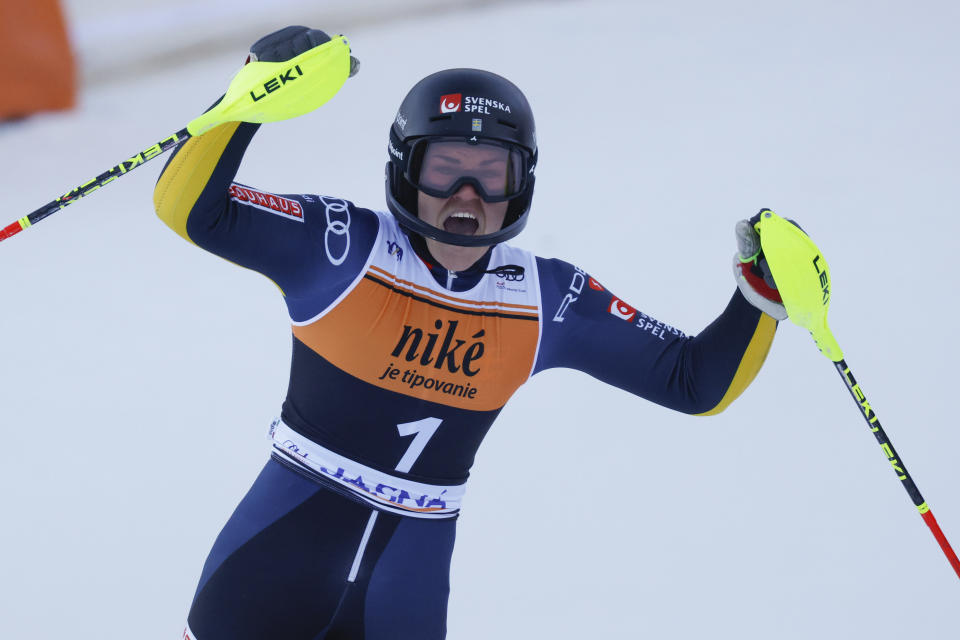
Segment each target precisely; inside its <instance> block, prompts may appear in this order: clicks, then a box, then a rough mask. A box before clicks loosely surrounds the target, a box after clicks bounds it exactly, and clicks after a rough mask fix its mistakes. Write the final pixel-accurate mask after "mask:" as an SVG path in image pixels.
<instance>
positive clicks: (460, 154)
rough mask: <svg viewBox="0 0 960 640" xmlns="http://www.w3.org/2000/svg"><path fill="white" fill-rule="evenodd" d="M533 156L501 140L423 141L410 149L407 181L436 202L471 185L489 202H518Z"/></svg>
mask: <svg viewBox="0 0 960 640" xmlns="http://www.w3.org/2000/svg"><path fill="white" fill-rule="evenodd" d="M531 168H532V163H531V157H530V152H528V151H527V150H526V149H523V148H522V147H518V146H516V145H513V144H510V143H507V142H501V141H499V140H477V141H471V140H465V139H464V138H421V139H419V140H416V141H414V143H413V144H412V145H411V146H410V156H409V161H408V162H407V165H406V171H405V172H404V177H406V179H407V180H408V181H409V182H410V183H411V184H412V185H413V186H415V187H416V188H417V189H418V190H420V191H423V192H424V193H426V194H427V195H430V196H433V197H435V198H449V197H450V196H452V195H453V194H455V193H456V192H457V191H459V190H460V188H461V187H463V185H465V184H470V185H472V186H473V188H474V189H476V190H477V193H478V194H479V195H480V197H481V198H483V200H485V201H486V202H502V201H504V200H509V199H511V198H515V197H517V196H518V195H520V194H521V193H523V192H524V190H525V189H526V187H527V176H528V174H529V172H530V170H531Z"/></svg>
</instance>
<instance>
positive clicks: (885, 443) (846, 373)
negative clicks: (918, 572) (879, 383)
mask: <svg viewBox="0 0 960 640" xmlns="http://www.w3.org/2000/svg"><path fill="white" fill-rule="evenodd" d="M833 366H834V367H836V369H837V372H838V373H839V374H840V376H841V377H842V378H843V381H844V382H846V384H847V390H848V391H849V392H850V395H851V396H852V397H853V401H854V402H856V403H857V405H858V406H859V407H860V409H861V411H862V412H863V418H864V420H866V421H867V427H869V428H870V431H872V432H873V435H874V436H876V438H877V442H878V443H880V448H881V449H883V453H884V454H885V455H886V456H887V461H888V462H889V463H890V466H892V467H893V471H894V472H895V473H896V474H897V477H898V478H900V482H902V483H903V488H904V489H906V490H907V493H908V494H909V495H910V499H911V500H913V504H914V506H916V507H917V511H919V512H920V516H921V517H922V518H923V521H924V522H926V523H927V526H928V527H930V531H931V533H933V537H934V538H936V540H937V542H938V543H939V544H940V548H941V549H943V553H944V554H945V555H946V556H947V560H949V561H950V564H951V566H953V570H954V571H956V572H957V576H958V577H960V560H958V559H957V554H956V553H955V552H954V550H953V547H951V546H950V542H949V541H948V540H947V537H946V536H945V535H944V533H943V530H941V529H940V525H939V524H938V523H937V519H936V518H935V517H933V512H932V511H930V506H929V505H928V504H927V502H926V500H924V499H923V496H922V495H920V490H919V489H917V485H916V484H915V483H914V482H913V478H911V477H910V474H909V473H908V472H907V466H906V465H905V464H903V461H902V460H901V459H900V455H899V454H898V453H897V450H896V449H894V448H893V443H891V442H890V438H889V437H887V434H886V432H885V431H884V430H883V427H882V426H880V419H879V418H878V417H877V414H876V413H875V412H874V411H873V407H871V406H870V403H869V402H868V401H867V397H866V396H865V395H864V393H863V389H861V388H860V385H859V384H857V380H856V378H854V377H853V372H852V371H850V367H849V366H848V365H847V363H846V361H845V360H844V359H843V358H840V360H839V361H837V362H834V363H833Z"/></svg>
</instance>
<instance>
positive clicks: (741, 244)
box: [733, 209, 787, 320]
mask: <svg viewBox="0 0 960 640" xmlns="http://www.w3.org/2000/svg"><path fill="white" fill-rule="evenodd" d="M764 211H769V209H761V210H760V213H758V214H757V215H755V216H753V217H752V218H750V219H749V220H741V221H740V222H738V223H737V227H736V236H737V253H736V254H734V256H733V277H734V278H736V280H737V286H738V287H739V288H740V292H741V293H742V294H743V297H744V298H746V299H747V302H749V303H750V304H752V305H753V306H755V307H756V308H757V309H760V310H761V311H763V312H764V313H766V314H767V315H769V316H771V317H772V318H773V319H775V320H786V319H787V309H786V307H784V306H783V299H782V298H781V297H780V292H779V291H777V283H776V282H774V281H773V274H772V273H771V271H770V266H769V265H768V264H767V258H766V257H765V256H764V255H763V247H762V246H761V245H760V234H758V233H757V230H756V228H755V227H754V225H756V224H757V223H758V222H759V221H760V214H762V213H763V212H764Z"/></svg>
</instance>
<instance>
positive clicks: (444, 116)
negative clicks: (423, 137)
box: [430, 114, 453, 122]
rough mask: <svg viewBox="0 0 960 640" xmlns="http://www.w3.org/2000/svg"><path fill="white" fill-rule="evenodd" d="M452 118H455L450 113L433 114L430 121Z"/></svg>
mask: <svg viewBox="0 0 960 640" xmlns="http://www.w3.org/2000/svg"><path fill="white" fill-rule="evenodd" d="M451 118H453V116H451V115H449V114H447V115H442V116H432V117H431V118H430V122H436V121H437V120H450V119H451Z"/></svg>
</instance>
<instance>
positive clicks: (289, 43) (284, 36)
mask: <svg viewBox="0 0 960 640" xmlns="http://www.w3.org/2000/svg"><path fill="white" fill-rule="evenodd" d="M325 42H330V36H328V35H327V34H326V33H324V32H323V31H320V30H319V29H308V28H307V27H301V26H299V25H294V26H290V27H284V28H283V29H280V30H279V31H274V32H273V33H271V34H268V35H265V36H263V37H262V38H260V39H259V40H257V41H256V42H254V43H253V46H251V47H250V55H249V56H248V57H247V62H255V61H259V62H285V61H286V60H291V59H293V58H296V57H297V56H298V55H300V54H301V53H305V52H307V51H309V50H310V49H313V48H314V47H317V46H320V45H321V44H323V43H325ZM359 70H360V61H359V60H357V59H356V58H354V57H353V56H350V76H351V77H352V76H355V75H356V74H357V71H359Z"/></svg>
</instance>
